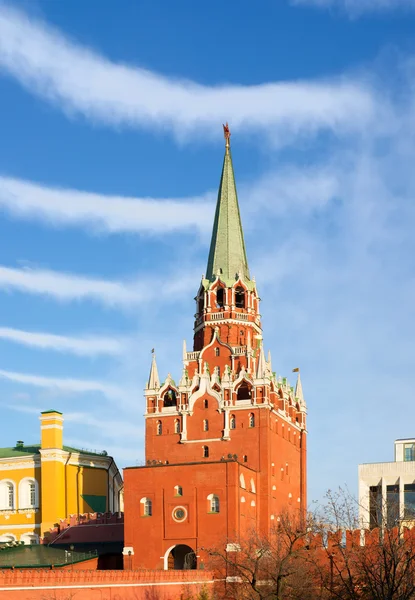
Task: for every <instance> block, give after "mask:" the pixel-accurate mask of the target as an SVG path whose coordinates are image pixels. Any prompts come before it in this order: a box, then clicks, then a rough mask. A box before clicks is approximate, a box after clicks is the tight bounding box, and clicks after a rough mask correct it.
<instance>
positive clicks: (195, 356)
mask: <svg viewBox="0 0 415 600" xmlns="http://www.w3.org/2000/svg"><path fill="white" fill-rule="evenodd" d="M199 354H200V352H186V360H197V359H198V358H199Z"/></svg>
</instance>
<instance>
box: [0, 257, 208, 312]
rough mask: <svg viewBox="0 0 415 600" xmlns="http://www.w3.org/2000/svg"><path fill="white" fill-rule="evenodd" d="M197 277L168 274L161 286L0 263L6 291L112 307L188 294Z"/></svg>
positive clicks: (1, 280)
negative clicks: (5, 265)
mask: <svg viewBox="0 0 415 600" xmlns="http://www.w3.org/2000/svg"><path fill="white" fill-rule="evenodd" d="M196 280H197V278H193V279H192V276H191V274H187V275H186V276H184V277H183V278H181V279H180V281H178V280H171V281H169V278H168V277H166V279H163V285H161V281H145V280H143V279H140V282H139V283H137V282H134V281H130V282H127V281H126V282H123V281H108V280H105V279H93V278H87V277H80V276H78V275H73V274H69V273H61V272H57V271H50V270H45V269H36V268H23V269H13V268H10V267H3V266H0V287H1V288H3V290H17V291H20V292H23V293H28V294H35V295H40V296H47V297H50V298H53V299H55V300H59V301H63V302H70V301H74V300H88V299H89V300H93V301H95V302H98V303H100V304H104V305H106V306H109V307H114V306H118V307H124V308H128V307H131V306H136V305H138V304H140V303H143V302H149V301H155V300H157V299H158V298H162V296H163V294H166V295H168V296H169V297H170V298H173V297H174V296H180V295H185V294H186V292H188V291H189V289H191V287H192V286H193V287H194V282H195V281H196ZM152 291H153V292H152Z"/></svg>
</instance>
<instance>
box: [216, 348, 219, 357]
mask: <svg viewBox="0 0 415 600" xmlns="http://www.w3.org/2000/svg"><path fill="white" fill-rule="evenodd" d="M219 354H220V349H219V348H215V356H219Z"/></svg>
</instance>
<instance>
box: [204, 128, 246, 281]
mask: <svg viewBox="0 0 415 600" xmlns="http://www.w3.org/2000/svg"><path fill="white" fill-rule="evenodd" d="M223 130H224V134H225V139H226V152H225V158H224V160H223V169H222V176H221V179H220V186H219V193H218V201H217V204H216V213H215V221H214V224H213V232H212V241H211V243H210V251H209V259H208V264H207V272H206V279H208V280H210V281H212V280H213V279H214V278H215V276H216V275H217V274H218V272H220V276H221V279H222V280H225V281H235V276H236V274H237V273H240V275H241V276H242V278H243V279H245V280H249V279H250V277H249V268H248V261H247V259H246V251H245V242H244V234H243V231H242V223H241V215H240V214H239V205H238V194H237V192H236V185H235V176H234V174H233V165H232V156H231V152H230V144H229V138H230V132H229V128H228V124H226V125H224V126H223Z"/></svg>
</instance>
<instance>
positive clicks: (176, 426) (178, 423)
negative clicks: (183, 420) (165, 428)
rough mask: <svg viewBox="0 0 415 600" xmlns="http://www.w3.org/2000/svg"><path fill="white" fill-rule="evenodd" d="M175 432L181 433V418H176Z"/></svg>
mask: <svg viewBox="0 0 415 600" xmlns="http://www.w3.org/2000/svg"><path fill="white" fill-rule="evenodd" d="M174 433H180V421H179V419H175V420H174Z"/></svg>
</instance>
